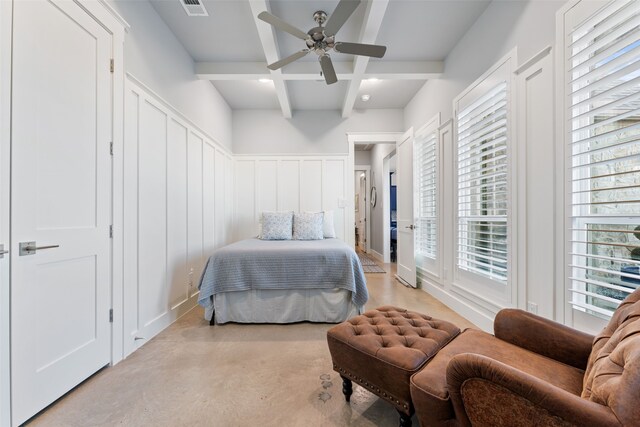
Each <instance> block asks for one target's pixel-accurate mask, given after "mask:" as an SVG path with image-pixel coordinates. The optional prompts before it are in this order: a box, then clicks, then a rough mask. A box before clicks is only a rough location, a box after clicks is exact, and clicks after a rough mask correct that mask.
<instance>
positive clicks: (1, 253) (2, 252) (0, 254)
mask: <svg viewBox="0 0 640 427" xmlns="http://www.w3.org/2000/svg"><path fill="white" fill-rule="evenodd" d="M8 253H9V251H7V250H5V249H4V245H0V259H2V258H4V255H5V254H8Z"/></svg>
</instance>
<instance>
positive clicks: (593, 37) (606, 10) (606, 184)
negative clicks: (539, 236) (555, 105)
mask: <svg viewBox="0 0 640 427" xmlns="http://www.w3.org/2000/svg"><path fill="white" fill-rule="evenodd" d="M639 17H640V2H637V1H631V2H627V1H618V0H616V1H612V2H610V3H608V4H607V5H606V6H605V7H603V8H601V9H600V10H598V11H596V12H595V13H594V14H592V15H591V16H590V17H588V18H587V19H586V20H584V21H583V22H582V23H581V24H579V25H577V26H575V27H573V28H567V29H566V30H565V31H566V32H567V34H566V37H565V40H566V41H567V42H566V43H567V46H566V50H565V55H566V57H567V62H566V65H565V67H566V68H565V71H566V73H567V74H566V78H567V83H568V85H567V90H568V94H567V95H568V96H567V98H566V99H567V102H568V111H567V113H568V117H567V118H568V124H569V129H568V132H567V143H568V149H567V153H568V157H569V164H568V167H569V174H568V176H569V180H570V188H571V194H570V197H571V211H570V219H571V221H570V222H571V230H570V231H571V242H570V257H569V260H570V261H569V262H570V264H569V271H570V275H569V281H570V285H571V287H570V291H571V293H572V299H571V304H572V305H573V306H574V307H575V308H577V309H579V310H583V311H586V312H587V313H590V314H594V315H598V316H610V315H611V313H612V312H613V310H615V308H616V307H617V306H618V305H619V303H620V301H621V300H622V299H624V298H625V297H626V296H627V295H628V294H629V293H631V292H633V290H635V289H636V288H637V287H638V285H640V272H639V268H640V19H639Z"/></svg>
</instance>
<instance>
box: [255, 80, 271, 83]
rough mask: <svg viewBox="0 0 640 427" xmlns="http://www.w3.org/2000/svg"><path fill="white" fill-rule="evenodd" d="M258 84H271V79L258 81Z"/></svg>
mask: <svg viewBox="0 0 640 427" xmlns="http://www.w3.org/2000/svg"><path fill="white" fill-rule="evenodd" d="M258 81H259V82H260V83H271V79H258Z"/></svg>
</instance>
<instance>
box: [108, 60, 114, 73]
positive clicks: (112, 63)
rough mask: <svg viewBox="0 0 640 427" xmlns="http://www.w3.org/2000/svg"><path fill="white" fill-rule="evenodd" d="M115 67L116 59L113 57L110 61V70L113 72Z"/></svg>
mask: <svg viewBox="0 0 640 427" xmlns="http://www.w3.org/2000/svg"><path fill="white" fill-rule="evenodd" d="M113 68H114V61H113V58H111V60H110V61H109V71H111V72H112V73H113Z"/></svg>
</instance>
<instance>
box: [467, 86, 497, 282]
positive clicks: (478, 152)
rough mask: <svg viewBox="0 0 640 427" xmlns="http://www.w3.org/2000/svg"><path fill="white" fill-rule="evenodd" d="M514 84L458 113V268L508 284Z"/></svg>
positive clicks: (491, 91) (488, 93) (493, 89)
mask: <svg viewBox="0 0 640 427" xmlns="http://www.w3.org/2000/svg"><path fill="white" fill-rule="evenodd" d="M508 104H509V102H508V84H507V81H501V82H499V83H498V84H497V85H495V86H493V87H492V88H490V89H489V90H487V91H486V92H485V93H484V94H483V95H481V96H480V97H479V98H478V99H477V100H476V101H475V102H473V103H472V104H470V105H468V106H466V107H465V108H464V109H463V110H462V111H460V112H459V113H458V128H457V136H458V138H457V140H458V152H457V164H458V171H457V183H458V242H457V243H458V245H457V248H458V250H457V262H458V268H460V269H462V270H466V271H469V272H471V273H474V274H478V275H481V276H485V277H488V278H489V279H491V280H495V281H498V282H503V283H506V282H507V277H508V265H507V257H508V249H509V248H508V245H507V237H508V236H507V215H508V190H507V189H508V186H507V180H508V173H509V171H508V150H507V139H508V138H507V137H508V133H507V130H508V129H507V125H508V119H507V113H508V108H509V105H508Z"/></svg>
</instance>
